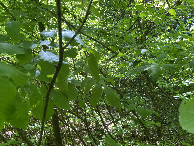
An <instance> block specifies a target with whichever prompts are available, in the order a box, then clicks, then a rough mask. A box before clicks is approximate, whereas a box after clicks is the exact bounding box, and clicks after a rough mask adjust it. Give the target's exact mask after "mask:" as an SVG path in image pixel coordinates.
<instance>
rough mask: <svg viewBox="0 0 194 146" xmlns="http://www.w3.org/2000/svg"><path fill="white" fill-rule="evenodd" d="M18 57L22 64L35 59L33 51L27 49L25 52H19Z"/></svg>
mask: <svg viewBox="0 0 194 146" xmlns="http://www.w3.org/2000/svg"><path fill="white" fill-rule="evenodd" d="M16 58H17V60H18V62H19V63H21V64H27V63H31V60H32V59H33V55H32V51H31V50H27V49H26V50H25V54H17V55H16Z"/></svg>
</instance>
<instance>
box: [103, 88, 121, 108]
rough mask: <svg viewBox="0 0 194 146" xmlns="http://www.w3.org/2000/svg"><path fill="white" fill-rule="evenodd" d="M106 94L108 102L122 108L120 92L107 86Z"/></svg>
mask: <svg viewBox="0 0 194 146" xmlns="http://www.w3.org/2000/svg"><path fill="white" fill-rule="evenodd" d="M104 91H105V94H106V99H107V101H108V103H109V104H110V105H112V106H114V107H116V108H117V109H118V110H119V111H120V110H121V104H120V97H119V96H118V94H117V93H116V92H115V91H114V90H113V89H112V88H110V87H105V90H104Z"/></svg>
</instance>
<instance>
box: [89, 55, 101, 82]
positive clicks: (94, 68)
mask: <svg viewBox="0 0 194 146" xmlns="http://www.w3.org/2000/svg"><path fill="white" fill-rule="evenodd" d="M88 65H89V69H90V71H91V73H92V75H93V76H94V78H95V79H96V81H97V82H99V81H100V76H99V73H100V72H99V69H98V62H97V60H96V57H95V56H94V55H93V54H92V53H91V54H90V57H89V59H88Z"/></svg>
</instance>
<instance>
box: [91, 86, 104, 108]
mask: <svg viewBox="0 0 194 146" xmlns="http://www.w3.org/2000/svg"><path fill="white" fill-rule="evenodd" d="M101 95H102V87H101V85H99V84H96V85H95V87H94V88H93V89H92V97H91V98H90V103H91V105H92V106H93V107H94V108H95V107H96V105H97V103H98V102H99V100H100V98H101Z"/></svg>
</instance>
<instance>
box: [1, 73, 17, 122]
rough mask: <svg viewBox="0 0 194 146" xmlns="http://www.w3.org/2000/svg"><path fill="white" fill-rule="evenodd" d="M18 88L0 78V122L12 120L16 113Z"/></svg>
mask: <svg viewBox="0 0 194 146" xmlns="http://www.w3.org/2000/svg"><path fill="white" fill-rule="evenodd" d="M16 93H17V91H16V87H15V86H14V85H13V84H12V83H11V82H10V81H9V80H7V79H4V78H1V77H0V120H4V121H5V119H7V118H10V117H11V116H12V115H13V114H14V111H15V102H16Z"/></svg>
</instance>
